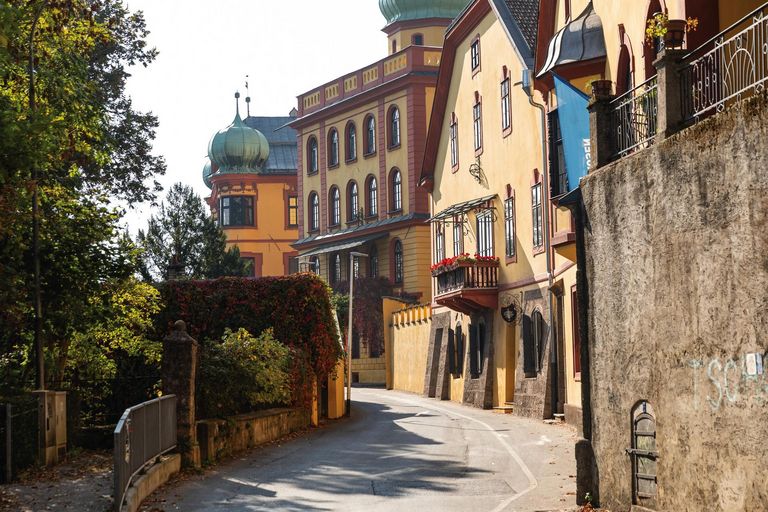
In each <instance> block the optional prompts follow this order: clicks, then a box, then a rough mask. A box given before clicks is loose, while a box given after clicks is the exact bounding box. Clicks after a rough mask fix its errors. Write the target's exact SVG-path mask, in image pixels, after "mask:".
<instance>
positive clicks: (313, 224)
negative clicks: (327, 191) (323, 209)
mask: <svg viewBox="0 0 768 512" xmlns="http://www.w3.org/2000/svg"><path fill="white" fill-rule="evenodd" d="M318 229H320V198H319V197H318V195H317V193H315V192H312V193H311V194H309V230H310V231H317V230H318Z"/></svg>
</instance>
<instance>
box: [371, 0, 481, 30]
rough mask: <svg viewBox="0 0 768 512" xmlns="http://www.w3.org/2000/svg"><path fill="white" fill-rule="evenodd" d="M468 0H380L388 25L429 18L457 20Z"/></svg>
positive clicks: (380, 7) (380, 6)
mask: <svg viewBox="0 0 768 512" xmlns="http://www.w3.org/2000/svg"><path fill="white" fill-rule="evenodd" d="M467 4H468V0H379V9H380V10H381V14H383V15H384V17H385V18H386V19H387V25H391V24H392V23H397V22H400V21H413V20H420V19H429V18H451V19H453V18H455V17H456V16H458V15H459V13H460V12H461V11H462V10H463V9H464V7H466V6H467Z"/></svg>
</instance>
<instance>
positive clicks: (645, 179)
mask: <svg viewBox="0 0 768 512" xmlns="http://www.w3.org/2000/svg"><path fill="white" fill-rule="evenodd" d="M766 119H768V98H767V97H766V95H764V94H763V95H762V96H760V97H757V98H753V99H750V100H748V101H746V102H743V103H741V104H739V105H736V106H734V107H733V108H729V109H728V110H726V111H725V112H724V113H721V114H717V115H716V116H714V117H711V118H709V119H707V120H704V121H702V122H700V123H699V124H697V125H696V126H694V127H692V128H689V129H687V130H685V131H683V132H681V133H679V134H677V135H676V136H674V137H672V138H670V139H667V140H666V141H664V142H662V143H660V144H657V145H656V146H653V147H651V148H650V149H646V150H643V151H641V152H639V153H637V154H635V155H633V156H630V157H628V158H625V159H623V160H621V161H619V162H616V163H614V164H611V165H608V166H606V167H604V168H602V169H600V170H598V171H597V172H594V173H591V174H590V175H589V176H588V177H587V178H586V179H585V180H584V181H583V182H582V185H581V187H582V192H583V197H584V205H585V209H586V215H587V219H586V228H585V235H584V236H585V240H584V242H585V250H586V255H587V256H586V268H585V270H586V273H587V278H588V283H589V308H590V309H589V312H588V315H589V316H588V328H589V333H590V340H589V357H590V360H591V362H590V372H591V379H592V385H591V401H590V404H591V408H592V411H593V417H592V425H593V427H592V428H593V432H592V434H593V438H592V442H593V448H594V451H595V458H596V462H597V469H598V472H599V480H600V498H601V504H602V506H604V507H607V508H609V509H610V510H614V511H622V510H628V509H629V508H630V505H631V503H632V484H631V481H632V479H631V466H630V459H629V456H627V455H626V454H625V452H624V449H625V448H629V447H630V424H631V416H630V414H631V410H632V408H633V406H634V405H635V404H636V403H637V402H638V401H640V400H647V401H648V402H649V403H650V404H651V406H652V407H653V410H654V411H655V415H656V421H657V426H656V428H657V436H656V443H657V449H658V451H659V455H660V458H659V459H658V495H657V497H656V499H655V500H650V501H649V502H647V503H646V504H647V505H649V506H651V507H652V508H655V509H658V510H707V511H712V512H716V511H742V510H744V511H747V510H765V507H766V504H767V503H768V484H767V483H766V482H768V445H766V443H765V439H766V438H768V423H767V422H766V421H765V418H766V401H768V379H767V378H766V376H765V373H764V369H763V368H761V367H758V366H757V365H752V364H750V363H751V362H754V358H755V357H756V356H755V354H758V355H762V356H765V355H766V351H767V350H768V339H766V337H765V332H766V328H768V307H767V306H768V296H767V295H766V288H767V287H768V256H766V255H768V235H766V233H767V231H766V230H767V229H768V173H767V172H766V168H768V124H767V123H766V122H765V120H766Z"/></svg>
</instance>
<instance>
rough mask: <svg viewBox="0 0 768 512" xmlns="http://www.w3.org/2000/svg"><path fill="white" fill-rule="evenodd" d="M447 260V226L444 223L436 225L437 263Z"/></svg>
mask: <svg viewBox="0 0 768 512" xmlns="http://www.w3.org/2000/svg"><path fill="white" fill-rule="evenodd" d="M444 259H445V226H444V225H443V223H442V222H437V223H435V263H439V262H440V261H442V260H444Z"/></svg>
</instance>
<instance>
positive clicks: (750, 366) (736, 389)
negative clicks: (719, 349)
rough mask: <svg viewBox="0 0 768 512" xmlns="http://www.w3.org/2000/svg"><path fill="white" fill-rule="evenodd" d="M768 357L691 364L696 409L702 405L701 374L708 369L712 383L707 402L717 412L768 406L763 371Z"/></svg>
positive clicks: (749, 355)
mask: <svg viewBox="0 0 768 512" xmlns="http://www.w3.org/2000/svg"><path fill="white" fill-rule="evenodd" d="M765 357H766V355H765V354H762V353H759V352H750V353H747V354H742V355H741V356H739V357H737V358H732V357H729V358H724V359H721V358H719V357H714V358H712V359H709V360H702V359H691V360H690V361H688V366H689V367H690V368H691V369H692V371H693V375H692V376H693V395H694V408H695V409H697V410H698V408H699V404H700V402H701V373H702V372H703V371H704V369H705V368H706V375H707V380H708V381H709V386H708V388H709V389H708V390H707V391H706V395H705V399H706V403H708V404H709V406H710V407H711V408H712V410H713V411H717V410H719V409H720V408H721V407H722V406H723V405H724V404H725V405H734V404H736V403H738V402H740V401H741V402H748V401H752V400H754V401H755V402H758V403H760V404H762V403H764V402H768V378H766V374H765V372H764V371H763V360H764V359H765Z"/></svg>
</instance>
